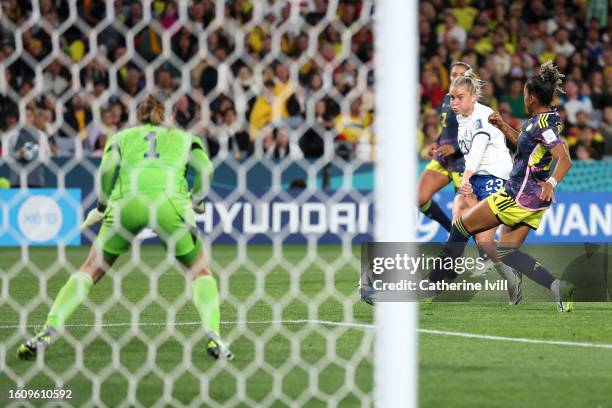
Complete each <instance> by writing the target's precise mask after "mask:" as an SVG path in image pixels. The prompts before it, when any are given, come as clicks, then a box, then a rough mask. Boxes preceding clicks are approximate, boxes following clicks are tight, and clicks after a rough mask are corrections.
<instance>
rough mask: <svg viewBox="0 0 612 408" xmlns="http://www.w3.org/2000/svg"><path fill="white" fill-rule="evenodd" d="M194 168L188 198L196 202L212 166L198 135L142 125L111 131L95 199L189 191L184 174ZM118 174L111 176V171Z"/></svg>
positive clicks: (199, 199) (202, 197)
mask: <svg viewBox="0 0 612 408" xmlns="http://www.w3.org/2000/svg"><path fill="white" fill-rule="evenodd" d="M188 167H192V168H193V169H194V171H195V180H194V185H193V191H192V201H193V202H194V203H198V202H200V201H202V200H203V199H204V196H205V194H206V192H207V190H208V187H209V185H210V180H211V179H212V175H213V166H212V163H211V162H210V160H209V158H208V155H207V154H206V151H205V149H204V146H203V145H202V141H201V140H200V138H199V137H197V136H193V135H191V134H189V133H187V132H184V131H182V130H178V129H169V128H164V127H161V126H154V125H149V124H148V125H142V126H136V127H133V128H130V129H126V130H123V131H121V132H119V133H117V134H115V135H113V136H112V137H111V138H110V139H109V141H108V142H107V143H106V147H105V149H104V155H103V156H102V162H101V164H100V183H99V186H100V191H99V192H98V193H99V194H98V197H99V199H98V200H99V203H100V204H101V205H102V206H106V204H107V202H108V200H109V197H110V200H117V199H119V198H121V197H124V196H126V195H133V194H145V195H155V194H158V193H161V192H165V193H167V194H168V195H169V196H177V195H178V196H182V197H186V196H188V195H189V187H188V185H187V180H186V178H185V175H186V173H187V168H188ZM117 170H118V174H117V177H116V179H115V174H116V173H117Z"/></svg>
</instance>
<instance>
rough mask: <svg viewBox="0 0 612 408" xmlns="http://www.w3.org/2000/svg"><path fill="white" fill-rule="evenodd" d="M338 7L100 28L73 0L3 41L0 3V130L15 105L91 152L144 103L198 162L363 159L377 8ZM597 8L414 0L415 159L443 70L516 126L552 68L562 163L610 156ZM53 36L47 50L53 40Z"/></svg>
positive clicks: (128, 7)
mask: <svg viewBox="0 0 612 408" xmlns="http://www.w3.org/2000/svg"><path fill="white" fill-rule="evenodd" d="M335 3H336V2H329V1H328V0H300V1H280V0H262V1H255V0H227V1H225V2H221V3H219V2H216V1H214V0H194V1H191V2H189V4H188V6H187V8H186V13H187V15H186V16H185V17H186V18H179V17H181V16H179V11H180V9H181V8H180V7H179V4H178V3H177V2H176V1H160V0H155V1H153V2H152V3H151V10H144V9H143V7H144V6H143V2H141V1H136V0H115V1H114V15H113V16H112V17H113V18H112V19H111V20H110V21H109V19H107V13H108V12H109V10H107V8H106V3H105V2H92V1H78V2H76V6H77V10H76V11H77V13H78V16H79V22H78V23H74V24H65V22H66V21H68V19H69V16H70V14H71V11H70V6H69V4H68V1H66V0H40V1H39V5H40V19H39V20H38V21H36V22H34V23H33V24H32V25H28V27H29V28H27V29H25V30H23V31H22V32H21V39H19V41H16V39H15V37H14V36H15V30H14V28H15V27H20V26H22V25H23V24H24V23H26V22H28V19H29V18H30V17H31V15H32V5H31V2H29V1H27V0H26V1H22V0H20V1H17V0H5V1H3V2H2V9H3V15H4V19H5V21H10V22H11V24H12V27H11V24H3V25H2V27H1V29H0V61H3V62H5V66H6V69H4V72H1V73H0V85H2V86H0V128H1V129H2V130H3V131H6V130H11V129H15V130H16V129H18V128H22V127H25V126H27V125H28V123H29V122H28V120H29V119H28V118H27V117H24V118H21V117H20V109H19V108H18V104H17V101H18V100H24V101H26V102H27V103H26V107H27V110H28V111H32V112H34V113H36V112H38V111H39V110H40V111H41V112H43V113H44V115H45V116H47V117H48V120H47V122H48V123H47V124H46V125H45V129H44V130H43V131H44V132H46V134H47V135H48V137H49V140H50V143H49V144H50V146H52V147H53V149H52V152H54V153H55V154H59V155H68V156H70V155H74V154H75V153H77V152H83V153H84V154H87V155H94V156H96V155H100V154H101V153H102V150H103V147H104V144H105V143H106V140H107V138H108V137H110V135H112V134H113V133H114V132H116V131H117V130H119V129H122V128H123V127H125V126H129V125H132V124H134V123H135V106H136V104H137V103H138V102H139V101H140V100H141V99H142V98H143V97H144V95H145V94H147V93H154V94H155V95H156V96H157V97H158V98H159V99H160V100H162V101H163V102H165V104H166V106H167V113H168V114H171V115H172V117H173V121H174V123H175V125H176V126H179V127H182V128H185V129H188V130H189V131H191V132H193V133H195V134H198V135H200V136H201V137H202V138H204V139H205V141H206V144H207V147H208V150H209V153H210V154H211V156H216V155H222V156H223V155H225V156H227V155H230V156H233V157H235V158H244V157H247V156H249V155H251V154H253V152H261V153H262V154H264V155H266V156H268V157H273V158H282V157H292V158H301V157H306V158H317V157H321V156H323V155H325V154H327V155H335V156H340V157H342V158H344V159H346V160H366V161H368V160H372V159H373V157H374V146H375V140H376V138H375V131H374V126H373V121H374V97H373V95H374V85H375V84H374V74H373V60H372V57H373V27H372V22H373V19H372V15H373V12H374V7H373V6H374V2H364V1H362V0H339V1H338V2H337V7H336V8H335V9H333V10H332V9H331V7H332V5H333V4H335ZM607 6H608V4H607V1H605V0H604V1H597V0H589V1H580V0H566V1H542V0H532V1H529V2H527V1H524V0H523V1H521V0H518V1H512V2H509V1H501V0H498V1H485V0H474V1H469V0H451V1H448V0H424V1H421V2H420V14H419V17H420V19H419V35H420V44H421V45H420V54H419V57H420V69H421V101H420V111H421V121H420V125H419V126H420V129H419V135H420V137H419V155H420V157H422V158H427V157H426V151H427V149H426V148H425V147H426V145H427V143H429V142H432V141H434V140H435V138H436V135H437V133H438V131H439V120H438V117H437V113H436V109H437V108H439V106H440V104H441V101H442V98H443V97H444V95H445V93H446V92H447V90H448V85H449V78H448V67H449V65H450V63H451V62H452V61H455V60H464V61H466V62H468V63H469V64H470V65H472V66H473V67H474V68H475V70H476V71H477V73H478V74H479V76H480V77H481V78H482V79H484V80H485V81H486V82H487V84H486V86H485V88H484V90H483V97H482V100H481V102H483V103H485V104H487V105H489V106H491V107H492V108H493V109H496V110H499V111H500V112H501V114H502V115H503V116H504V118H505V119H506V121H508V122H510V123H512V124H514V125H516V126H520V123H521V121H522V120H524V119H525V112H524V108H523V100H522V89H523V84H524V81H525V79H526V78H527V77H528V76H529V75H532V74H533V73H534V72H536V70H537V66H538V65H539V64H540V63H542V62H544V61H546V60H548V59H553V60H554V61H555V62H556V64H557V65H559V66H560V67H561V68H562V70H563V71H564V72H565V74H566V75H567V78H566V82H565V91H566V95H565V96H564V97H563V98H561V99H560V100H559V101H558V107H559V112H560V114H561V115H562V116H563V118H564V120H565V122H566V123H565V124H566V126H565V127H564V131H563V135H564V136H565V137H566V139H567V141H568V145H569V146H570V149H571V151H572V155H573V156H574V157H576V158H579V159H598V158H601V157H603V156H604V155H609V154H612V134H611V133H610V131H611V128H612V122H611V121H612V102H611V90H612V48H611V46H610V28H611V24H609V21H608V8H607ZM148 15H150V16H151V17H150V20H149V19H148V18H147V16H148ZM66 26H68V27H66ZM60 27H61V30H62V31H61V32H58V34H59V36H58V37H59V41H57V40H56V39H54V36H53V35H52V31H53V30H59V28H60ZM17 32H19V31H17ZM347 32H348V33H349V34H350V36H349V38H350V41H348V42H347V41H345V40H343V38H345V37H346V33H347ZM128 34H129V35H128ZM166 37H167V38H166ZM129 38H133V42H132V43H130V44H128V43H127V42H126V41H127V40H128V39H129ZM168 40H169V41H168ZM20 44H22V45H23V50H22V51H21V52H19V50H20V46H19V45H20ZM94 47H95V48H94ZM166 48H168V49H166ZM22 114H24V110H22ZM9 133H10V132H9ZM5 144H6V142H5ZM1 148H2V147H1V146H0V149H1Z"/></svg>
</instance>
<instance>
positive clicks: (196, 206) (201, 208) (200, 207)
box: [193, 201, 205, 214]
mask: <svg viewBox="0 0 612 408" xmlns="http://www.w3.org/2000/svg"><path fill="white" fill-rule="evenodd" d="M204 210H205V207H204V201H202V202H201V203H199V204H193V211H195V212H196V214H204Z"/></svg>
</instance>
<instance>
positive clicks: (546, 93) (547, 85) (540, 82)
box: [525, 61, 565, 106]
mask: <svg viewBox="0 0 612 408" xmlns="http://www.w3.org/2000/svg"><path fill="white" fill-rule="evenodd" d="M564 77H565V75H563V74H562V73H561V72H559V68H558V67H556V66H555V65H554V64H553V62H552V61H548V62H545V63H544V64H542V65H541V66H540V74H539V75H534V76H532V77H531V78H529V79H528V80H527V82H526V83H525V87H526V88H527V90H528V91H529V93H530V94H532V95H535V96H536V97H537V98H538V100H539V101H540V103H541V104H542V105H547V106H548V105H550V104H551V102H552V100H553V98H554V97H555V96H556V95H562V94H564V93H565V92H563V88H561V86H562V85H563V78H564Z"/></svg>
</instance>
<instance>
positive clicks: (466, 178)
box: [449, 70, 522, 304]
mask: <svg viewBox="0 0 612 408" xmlns="http://www.w3.org/2000/svg"><path fill="white" fill-rule="evenodd" d="M482 85H483V83H482V81H480V80H479V79H478V78H476V76H475V75H474V74H473V72H472V71H471V70H469V71H467V72H466V73H465V74H464V76H462V77H458V78H456V79H455V80H454V81H453V82H452V83H451V87H450V92H449V93H450V103H451V108H452V109H453V111H454V112H455V114H456V115H457V123H458V124H459V131H458V134H457V138H458V141H459V148H460V149H461V151H462V153H463V155H464V157H465V170H464V172H463V177H462V180H461V185H460V187H459V190H458V191H457V194H456V196H455V200H454V202H453V220H456V219H457V218H459V217H461V216H462V215H463V214H464V213H466V212H467V211H468V210H469V209H470V208H472V207H474V206H476V204H477V203H478V201H481V200H484V199H486V198H487V197H488V196H490V195H491V194H493V193H495V192H497V190H499V189H500V188H501V187H502V186H503V185H504V183H505V181H506V180H508V178H509V177H510V172H511V171H512V158H511V157H510V152H509V151H508V147H507V146H506V138H505V136H504V134H503V133H502V132H501V131H500V130H499V129H497V128H496V127H495V126H493V125H491V124H490V123H489V115H490V114H491V113H493V110H492V109H491V108H489V107H488V106H485V105H482V104H480V103H478V98H479V96H480V92H481V88H482ZM495 231H496V228H492V229H490V230H487V231H483V232H481V233H479V234H477V235H476V236H475V239H476V243H477V244H478V246H479V247H480V248H481V249H482V250H483V251H484V252H485V253H486V254H487V255H488V256H489V258H490V259H491V260H492V261H493V262H494V263H495V269H496V270H497V271H498V272H499V273H500V274H501V275H502V276H503V277H505V278H506V279H507V280H508V292H509V295H510V302H511V303H513V304H518V303H519V302H520V301H521V298H522V293H521V284H520V275H518V274H517V273H515V272H514V271H513V270H512V269H511V268H509V267H507V266H505V265H504V264H502V263H501V262H499V261H498V259H497V254H496V252H497V246H496V243H495Z"/></svg>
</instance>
